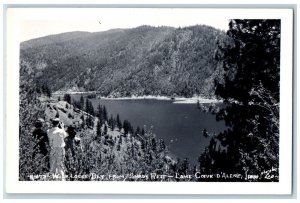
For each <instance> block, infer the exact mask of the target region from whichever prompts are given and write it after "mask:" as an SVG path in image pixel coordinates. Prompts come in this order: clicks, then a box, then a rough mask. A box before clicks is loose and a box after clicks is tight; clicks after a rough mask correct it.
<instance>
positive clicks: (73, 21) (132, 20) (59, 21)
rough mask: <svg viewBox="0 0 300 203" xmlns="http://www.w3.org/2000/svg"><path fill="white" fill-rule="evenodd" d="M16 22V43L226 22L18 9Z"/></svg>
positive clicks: (185, 15)
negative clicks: (66, 34) (77, 34)
mask: <svg viewBox="0 0 300 203" xmlns="http://www.w3.org/2000/svg"><path fill="white" fill-rule="evenodd" d="M14 15H15V16H18V17H19V19H20V21H19V22H20V41H26V40H29V39H33V38H38V37H43V36H47V35H51V34H58V33H64V32H71V31H87V32H99V31H105V30H109V29H114V28H134V27H138V26H141V25H151V26H172V27H186V26H191V25H196V24H199V25H200V24H202V25H203V24H204V25H210V26H212V27H215V28H218V29H221V30H227V28H228V22H229V20H228V19H226V18H224V16H223V17H222V16H220V15H217V13H216V12H211V11H210V10H209V9H202V10H200V9H172V8H169V9H165V8H164V9H162V8H156V9H149V8H138V9H137V8H100V9H99V8H97V9H93V8H92V9H91V8H90V9H82V8H81V9H75V8H74V9H65V8H56V9H50V8H47V9H41V8H39V9H37V8H35V9H34V8H30V9H22V10H19V11H18V12H15V13H14Z"/></svg>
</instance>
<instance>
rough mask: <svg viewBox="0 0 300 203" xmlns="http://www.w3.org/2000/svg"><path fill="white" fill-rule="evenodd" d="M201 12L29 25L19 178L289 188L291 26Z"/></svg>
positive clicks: (107, 13)
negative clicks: (285, 152)
mask: <svg viewBox="0 0 300 203" xmlns="http://www.w3.org/2000/svg"><path fill="white" fill-rule="evenodd" d="M60 12H61V11H58V13H60ZM203 12H206V13H207V11H202V10H201V9H171V8H164V9H154V8H152V9H146V8H144V9H141V8H140V9H129V8H123V9H117V8H101V9H98V10H96V11H95V10H93V11H91V12H90V13H89V14H90V15H89V18H85V17H83V18H82V19H79V18H77V19H71V17H70V16H68V18H66V19H58V18H53V19H44V18H43V17H41V18H40V19H38V18H36V19H33V18H29V19H25V20H23V21H22V22H21V23H20V24H19V27H18V28H19V29H18V36H19V41H18V44H17V46H18V48H19V49H18V55H17V56H18V59H17V60H18V82H17V88H18V95H19V100H18V115H19V116H18V121H19V122H18V126H14V127H15V128H17V127H18V181H20V182H34V181H38V182H56V183H59V182H84V181H85V182H86V181H90V182H129V183H131V182H145V183H148V182H152V183H155V182H169V183H172V184H174V187H175V186H176V184H179V183H178V182H186V183H187V182H193V183H197V182H199V183H208V182H209V183H215V184H218V182H227V183H231V182H247V183H250V182H251V183H252V182H255V183H261V182H264V183H265V182H268V183H279V182H280V181H282V177H283V176H284V175H287V174H285V173H283V172H282V171H281V170H279V169H280V166H281V164H282V163H281V161H282V159H280V155H281V154H280V153H281V151H280V150H282V149H281V148H280V147H281V145H280V143H281V142H282V140H283V139H289V138H286V137H288V136H290V137H291V135H289V134H284V133H283V131H282V130H281V127H282V126H281V125H282V123H281V120H280V119H281V115H282V114H281V108H282V105H281V101H282V100H281V98H282V95H281V94H282V91H284V90H283V89H282V72H283V71H284V70H285V71H286V72H289V70H290V69H285V67H286V66H283V65H282V64H283V62H282V60H283V59H282V57H283V55H282V32H283V21H282V18H281V17H280V16H279V17H276V16H275V17H270V18H266V17H255V18H251V17H249V15H248V16H247V15H245V16H244V17H243V16H241V15H237V17H234V16H233V17H231V16H230V15H224V16H220V15H219V16H217V17H216V16H214V14H213V13H210V14H209V15H208V16H204V15H203ZM216 12H218V11H216ZM45 13H47V12H45ZM94 13H96V14H97V15H96V14H95V15H94ZM199 13H200V15H199V16H197V15H198V14H199ZM45 15H46V14H45ZM59 15H60V14H58V16H59ZM66 15H67V14H66ZM284 81H285V79H284ZM285 88H286V87H285ZM284 136H286V137H284ZM283 142H284V141H283ZM287 160H289V159H287ZM287 180H288V179H287Z"/></svg>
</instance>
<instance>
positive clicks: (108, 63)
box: [20, 25, 225, 97]
mask: <svg viewBox="0 0 300 203" xmlns="http://www.w3.org/2000/svg"><path fill="white" fill-rule="evenodd" d="M224 35H225V34H224V33H222V32H221V31H219V30H216V29H214V28H212V27H208V26H198V25H197V26H192V27H186V28H178V29H175V28H171V27H150V26H141V27H137V28H133V29H115V30H109V31H106V32H98V33H87V32H71V33H64V34H59V35H52V36H48V37H43V38H39V39H34V40H29V41H26V42H23V43H21V50H20V59H21V60H20V68H21V70H20V73H21V76H23V78H27V77H28V76H30V75H31V76H33V78H34V82H35V83H36V84H37V86H43V85H44V84H48V85H50V88H51V89H52V90H53V91H57V90H68V91H70V90H76V91H78V90H80V91H99V92H100V93H101V94H102V95H105V96H107V95H110V96H129V95H167V96H171V95H174V94H175V95H180V96H186V97H188V96H192V95H193V94H200V95H204V96H211V95H213V90H212V89H213V88H214V87H213V82H212V81H213V80H214V79H215V78H216V77H217V74H215V69H216V68H217V62H216V61H215V60H214V53H215V50H216V47H217V45H216V42H217V41H218V40H219V39H222V38H223V37H224Z"/></svg>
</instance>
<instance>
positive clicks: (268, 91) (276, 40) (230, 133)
mask: <svg viewBox="0 0 300 203" xmlns="http://www.w3.org/2000/svg"><path fill="white" fill-rule="evenodd" d="M227 35H228V36H229V38H230V40H228V42H227V43H225V45H224V46H221V45H220V46H219V53H218V58H219V60H221V63H222V64H223V65H222V66H223V67H222V68H223V70H224V73H225V74H224V77H223V80H221V81H215V82H216V86H217V88H216V95H217V96H218V97H220V98H222V99H224V101H225V104H226V105H225V107H224V108H223V109H221V111H220V112H219V113H218V114H217V115H216V116H217V117H216V118H217V120H224V121H225V123H226V125H227V127H228V130H226V131H224V132H223V133H220V134H219V135H217V136H215V137H216V139H218V141H219V142H220V143H221V144H222V145H223V146H226V148H227V150H226V153H223V152H219V150H218V149H219V148H218V147H216V146H215V140H214V139H215V138H214V137H213V138H212V140H211V142H210V145H209V148H208V152H206V153H205V155H206V157H203V156H201V157H202V158H201V159H202V160H204V161H203V163H205V162H206V163H214V165H213V166H210V167H209V168H207V170H210V171H211V170H215V171H220V170H221V171H225V172H230V173H240V174H245V173H247V172H248V173H251V174H259V173H260V172H261V171H264V170H269V169H270V168H272V167H274V168H278V165H279V155H278V153H279V122H277V121H278V120H279V108H278V106H279V70H280V20H231V21H230V24H229V30H228V32H227ZM266 146H268V147H266ZM220 157H222V158H220ZM228 157H229V158H228ZM205 160H209V161H205ZM224 160H225V161H226V164H224Z"/></svg>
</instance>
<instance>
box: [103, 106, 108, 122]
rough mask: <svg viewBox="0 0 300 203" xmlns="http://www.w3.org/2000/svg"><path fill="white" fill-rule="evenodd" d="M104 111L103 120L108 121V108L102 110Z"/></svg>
mask: <svg viewBox="0 0 300 203" xmlns="http://www.w3.org/2000/svg"><path fill="white" fill-rule="evenodd" d="M102 111H103V119H104V121H107V118H108V117H107V110H106V107H105V106H103V109H102Z"/></svg>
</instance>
